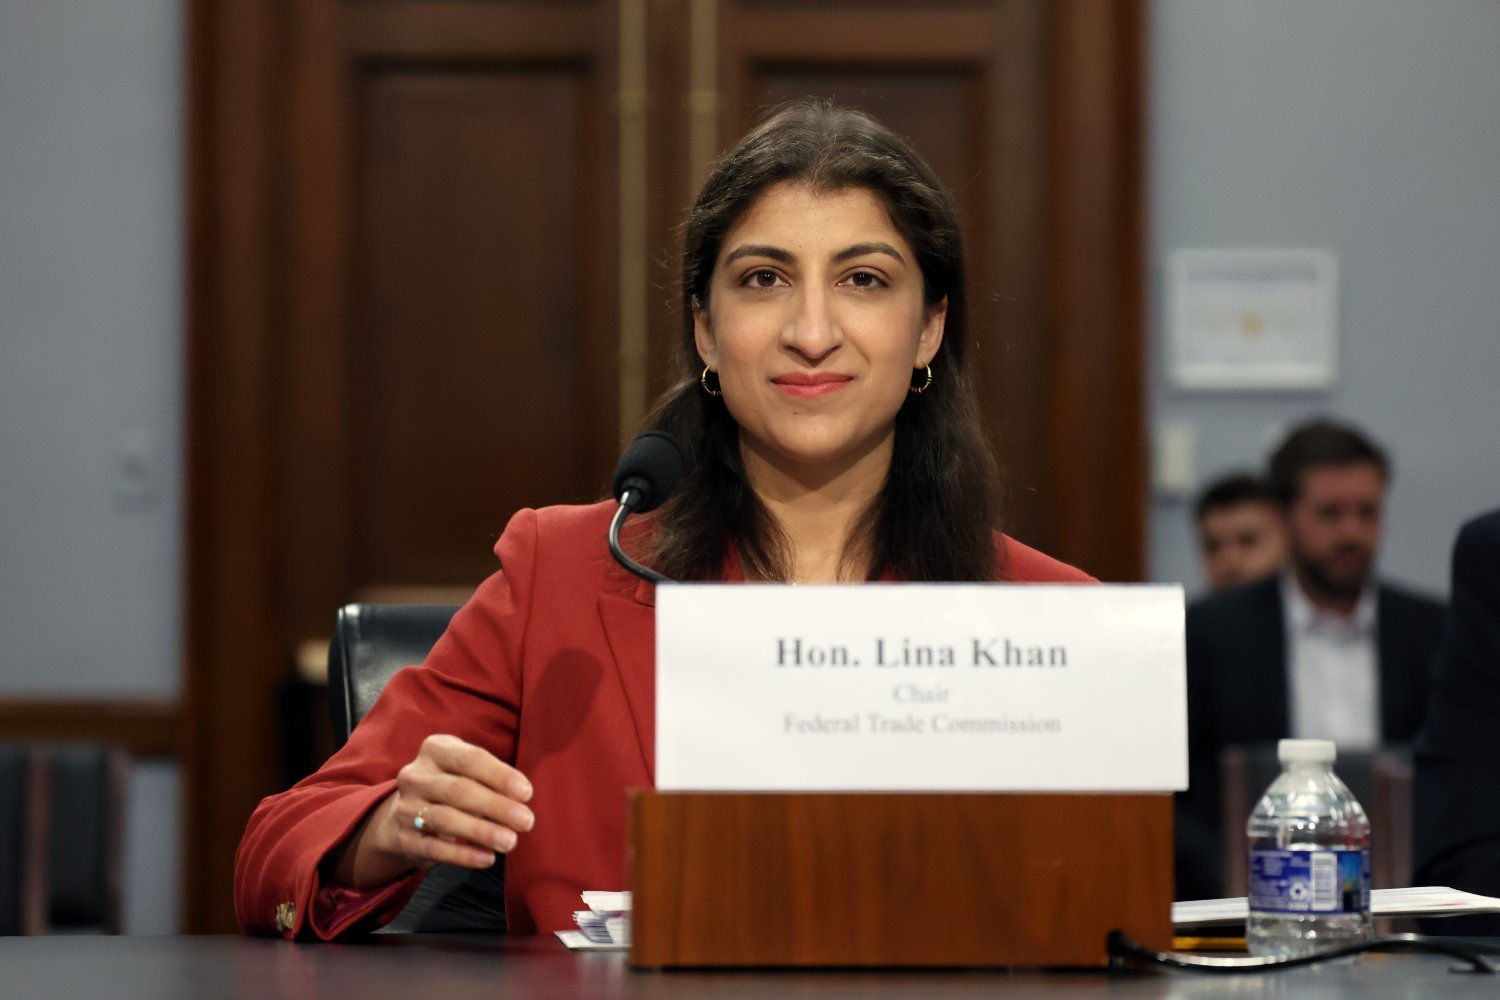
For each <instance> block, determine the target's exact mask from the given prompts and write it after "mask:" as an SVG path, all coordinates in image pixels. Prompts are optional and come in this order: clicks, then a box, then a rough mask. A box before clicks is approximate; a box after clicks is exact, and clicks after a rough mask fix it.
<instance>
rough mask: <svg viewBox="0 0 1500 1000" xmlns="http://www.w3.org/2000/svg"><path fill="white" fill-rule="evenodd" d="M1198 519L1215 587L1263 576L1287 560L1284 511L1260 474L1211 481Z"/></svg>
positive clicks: (1202, 547)
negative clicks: (1282, 514) (1282, 518)
mask: <svg viewBox="0 0 1500 1000" xmlns="http://www.w3.org/2000/svg"><path fill="white" fill-rule="evenodd" d="M1194 520H1195V522H1196V524H1197V526H1198V552H1199V554H1200V555H1201V556H1202V557H1203V578H1204V579H1205V580H1207V581H1208V586H1209V589H1210V590H1215V591H1217V590H1228V589H1230V588H1232V587H1240V586H1243V585H1245V584H1247V583H1254V582H1255V581H1256V580H1263V579H1265V578H1266V577H1268V576H1270V575H1271V574H1273V573H1276V572H1277V571H1279V570H1280V569H1281V567H1282V565H1283V564H1284V563H1285V562H1286V538H1285V535H1284V533H1283V531H1282V526H1281V511H1280V509H1279V508H1278V506H1277V504H1276V501H1275V499H1274V498H1273V497H1272V496H1271V491H1270V488H1269V487H1267V486H1266V484H1265V482H1264V481H1263V480H1262V479H1260V478H1259V477H1258V476H1253V475H1251V474H1250V473H1248V472H1236V473H1232V474H1230V475H1227V476H1223V477H1221V478H1219V479H1216V480H1215V481H1214V482H1212V483H1210V484H1209V485H1208V488H1207V489H1205V490H1204V491H1203V492H1202V493H1201V494H1199V496H1198V503H1197V505H1196V506H1195V508H1194Z"/></svg>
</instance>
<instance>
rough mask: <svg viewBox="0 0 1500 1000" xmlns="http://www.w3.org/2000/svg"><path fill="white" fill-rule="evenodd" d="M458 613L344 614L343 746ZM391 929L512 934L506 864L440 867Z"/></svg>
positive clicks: (375, 609) (333, 707)
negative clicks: (508, 921)
mask: <svg viewBox="0 0 1500 1000" xmlns="http://www.w3.org/2000/svg"><path fill="white" fill-rule="evenodd" d="M457 610H458V608H457V607H454V606H452V605H436V604H434V605H426V604H349V605H345V606H344V607H342V608H340V609H339V613H338V620H337V622H336V623H335V626H334V632H333V640H332V642H331V643H330V644H329V650H328V701H329V711H330V713H331V714H332V717H333V738H334V742H335V744H336V745H337V746H340V747H341V746H343V745H344V743H345V742H346V741H347V740H348V739H349V734H350V733H352V732H353V731H354V727H355V726H357V725H359V720H360V719H363V718H364V717H365V713H366V712H368V711H369V710H370V706H372V705H374V704H375V699H377V698H379V697H380V692H381V691H382V690H384V688H385V685H386V682H387V681H389V680H390V679H391V677H392V676H393V675H394V674H395V673H396V671H398V670H400V669H401V668H402V667H406V666H410V665H412V664H416V663H421V662H423V661H424V660H425V659H427V654H428V653H429V652H430V651H431V650H432V647H433V646H434V645H435V644H436V643H437V641H438V638H439V637H440V636H441V635H442V634H443V631H444V630H445V629H447V627H448V623H449V622H450V621H451V620H452V619H453V615H454V613H455V612H456V611H457ZM384 929H385V930H386V931H388V932H395V933H405V932H418V931H420V932H423V933H433V932H444V931H454V932H472V931H491V932H493V931H504V930H505V858H504V857H503V856H502V857H500V858H498V859H497V860H496V862H495V864H494V866H493V867H491V868H484V869H478V870H470V869H465V868H454V867H453V866H451V865H438V866H436V867H434V868H433V869H432V870H431V871H429V872H428V873H427V876H426V877H425V878H423V879H422V884H421V885H420V886H418V888H417V891H416V894H415V895H413V896H412V898H411V900H410V901H409V902H407V904H406V906H405V907H404V908H403V909H402V910H401V912H400V913H399V914H398V915H397V916H396V918H395V919H394V920H392V921H391V922H390V923H389V924H387V925H386V927H385V928H384Z"/></svg>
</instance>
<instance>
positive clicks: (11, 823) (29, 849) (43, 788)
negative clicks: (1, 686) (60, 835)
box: [0, 743, 50, 936]
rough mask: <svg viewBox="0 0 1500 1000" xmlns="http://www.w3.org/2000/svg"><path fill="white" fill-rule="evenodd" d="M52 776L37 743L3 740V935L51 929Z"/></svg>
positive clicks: (0, 866)
mask: <svg viewBox="0 0 1500 1000" xmlns="http://www.w3.org/2000/svg"><path fill="white" fill-rule="evenodd" d="M48 779H49V772H48V770H47V762H46V760H45V758H43V757H42V756H41V755H40V754H38V753H37V752H36V751H35V750H34V749H33V748H32V747H29V746H26V745H23V744H18V743H0V935H6V936H9V935H14V934H41V933H44V932H45V931H46V926H47V869H48V865H47V821H48V806H49V798H50V794H49V793H50V788H49V780H48Z"/></svg>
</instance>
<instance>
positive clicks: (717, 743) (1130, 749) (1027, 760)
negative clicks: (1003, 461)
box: [656, 584, 1187, 791]
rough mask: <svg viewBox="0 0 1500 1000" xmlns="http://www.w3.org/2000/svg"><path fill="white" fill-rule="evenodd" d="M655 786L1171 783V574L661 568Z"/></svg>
mask: <svg viewBox="0 0 1500 1000" xmlns="http://www.w3.org/2000/svg"><path fill="white" fill-rule="evenodd" d="M656 601H657V604H656V784H657V787H658V788H661V789H664V790H686V789H698V790H718V791H727V790H737V791H748V790H785V791H811V790H829V791H833V790H866V791H872V790H873V791H1021V790H1030V791H1041V790H1062V791H1084V790H1093V791H1106V790H1108V791H1159V790H1174V789H1181V788H1185V787H1186V786H1187V704H1186V679H1185V672H1184V665H1183V663H1184V661H1183V596H1182V588H1181V587H1177V586H1135V585H1129V586H1125V585H1119V586H1097V587H1096V586H1076V585H1072V586H1070V585H1004V584H999V585H941V584H933V585H916V584H886V585H881V584H866V585H861V586H795V587H793V586H772V585H766V586H747V585H674V586H662V587H659V588H658V589H657V595H656Z"/></svg>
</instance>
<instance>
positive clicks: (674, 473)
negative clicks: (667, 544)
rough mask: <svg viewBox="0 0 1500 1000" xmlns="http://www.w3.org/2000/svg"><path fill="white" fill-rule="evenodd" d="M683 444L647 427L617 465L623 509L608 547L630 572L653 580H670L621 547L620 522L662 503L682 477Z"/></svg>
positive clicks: (611, 526) (613, 524)
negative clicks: (641, 562) (629, 554)
mask: <svg viewBox="0 0 1500 1000" xmlns="http://www.w3.org/2000/svg"><path fill="white" fill-rule="evenodd" d="M682 463H683V460H682V447H681V446H680V445H679V444H678V443H677V439H676V438H674V437H672V435H670V434H668V433H666V432H665V431H647V432H646V433H644V434H641V435H639V436H637V437H636V439H635V440H634V441H632V442H630V444H629V446H628V447H626V449H625V454H623V455H621V456H620V464H619V465H617V466H615V481H614V490H615V499H616V500H618V501H619V502H620V509H619V510H617V511H615V516H614V520H612V521H610V523H609V551H610V554H611V555H613V556H614V557H615V560H616V561H617V562H619V564H620V565H621V566H624V567H625V568H626V569H628V570H630V572H632V573H634V574H635V575H636V576H638V577H640V578H641V579H643V580H646V581H648V582H650V583H671V582H672V581H671V580H668V579H667V578H666V577H664V576H662V575H661V574H660V573H658V572H656V571H655V570H651V569H647V568H646V567H645V566H642V565H641V564H640V563H638V562H636V561H635V560H634V559H632V558H630V557H629V556H627V555H626V554H625V550H624V549H622V548H620V526H621V525H622V524H624V523H625V518H627V517H628V516H630V515H631V514H634V513H637V512H639V513H642V514H644V513H646V512H647V511H649V510H655V509H656V508H657V507H659V506H661V504H662V501H664V500H666V499H667V497H668V496H670V495H671V493H672V490H673V489H675V488H676V486H677V480H679V479H681V478H682Z"/></svg>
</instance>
